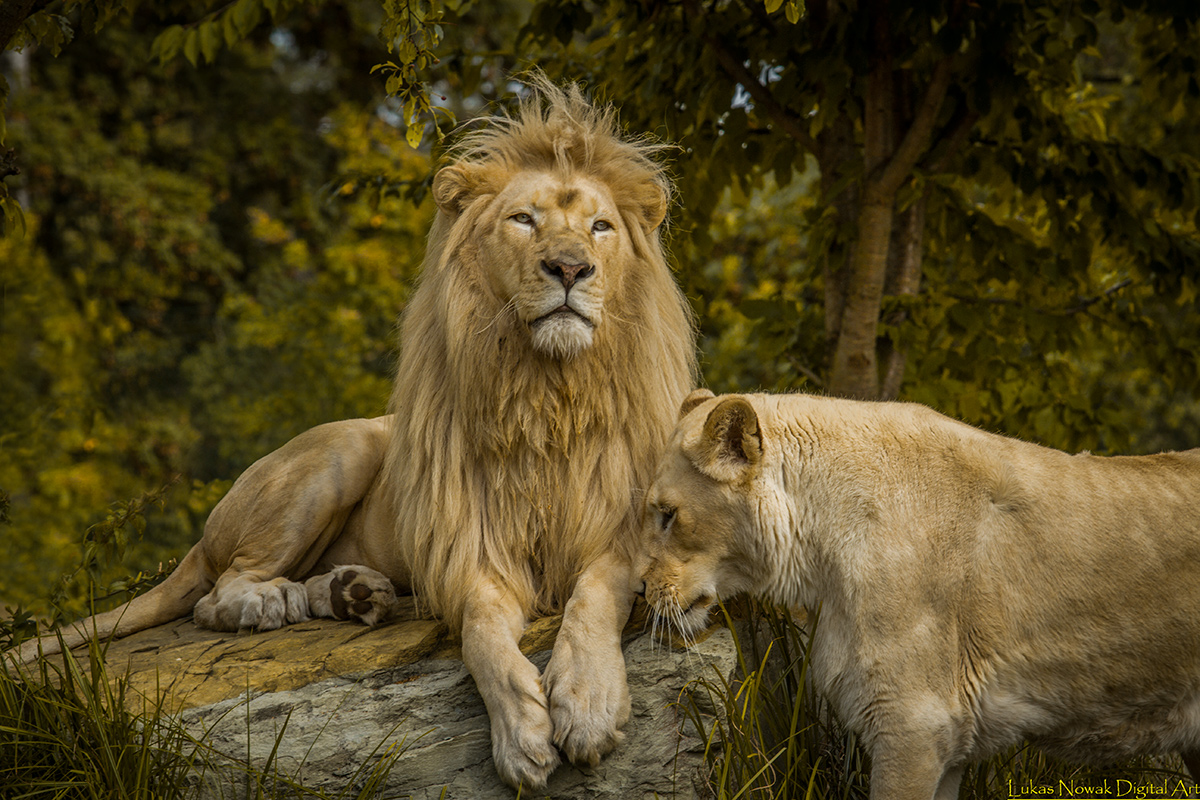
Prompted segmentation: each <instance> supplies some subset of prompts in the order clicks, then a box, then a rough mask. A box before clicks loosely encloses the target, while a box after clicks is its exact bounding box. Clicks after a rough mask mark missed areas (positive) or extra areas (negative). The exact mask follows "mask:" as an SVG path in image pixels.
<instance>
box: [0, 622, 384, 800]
mask: <svg viewBox="0 0 1200 800" xmlns="http://www.w3.org/2000/svg"><path fill="white" fill-rule="evenodd" d="M104 654H105V645H104V644H102V643H97V642H95V641H92V642H91V643H90V644H89V645H88V650H87V658H86V661H84V662H81V657H77V656H76V655H74V654H73V653H72V652H71V651H69V650H64V651H63V653H61V654H60V655H55V656H52V657H43V658H39V659H38V660H37V661H36V662H34V663H33V664H31V665H22V664H20V663H18V662H17V661H16V659H15V657H14V655H13V654H11V653H10V654H0V660H3V664H2V666H0V798H5V800H40V799H41V798H47V799H48V800H176V798H178V799H179V800H192V799H193V798H199V797H205V798H209V797H216V798H224V797H238V798H247V800H250V798H253V800H283V799H284V798H297V799H298V798H313V799H314V800H375V799H378V800H382V799H383V798H390V797H397V796H398V795H396V794H394V793H393V794H388V793H387V782H388V777H389V776H390V774H391V772H392V769H393V767H394V766H395V763H396V759H398V758H399V757H400V756H401V755H402V754H403V752H404V749H405V740H403V739H402V740H400V741H398V742H395V743H393V744H391V745H389V746H387V747H385V746H384V742H386V740H387V739H388V738H390V734H389V736H388V737H385V738H384V742H380V744H379V745H377V746H376V747H375V749H374V750H372V751H371V752H370V753H369V754H368V755H367V757H366V758H364V759H363V761H362V762H361V764H360V765H359V767H358V768H357V770H356V772H355V773H354V774H353V775H352V776H351V777H350V778H349V779H348V780H347V781H346V783H345V785H344V786H343V788H342V789H341V790H340V791H338V792H336V793H335V794H332V795H331V794H329V793H327V792H326V791H325V790H323V789H314V788H309V787H306V786H304V785H303V783H302V782H301V781H300V780H299V779H298V778H297V777H296V776H289V775H286V774H283V773H281V772H280V771H279V770H278V768H277V765H276V764H275V762H274V759H273V758H270V759H268V760H267V762H266V763H265V764H258V765H255V764H253V763H251V762H250V760H249V759H246V760H242V759H240V758H235V757H231V756H230V755H228V754H224V753H221V752H219V751H217V750H215V749H214V748H213V747H211V746H210V745H209V744H208V743H207V742H206V741H205V738H204V735H203V733H202V732H201V734H200V735H199V736H195V735H193V734H192V732H191V731H189V730H188V729H187V728H186V727H185V726H184V724H183V722H182V721H181V720H180V719H179V718H178V717H177V716H175V715H173V714H171V713H168V712H167V710H166V709H165V708H164V702H165V700H164V698H165V693H163V692H158V693H157V697H156V698H153V699H152V698H147V697H145V696H143V695H141V694H140V693H138V692H136V691H133V690H131V689H130V687H129V681H128V675H125V676H122V677H117V678H113V677H111V676H110V674H109V672H108V670H107V669H106V667H105V663H104ZM286 731H287V725H286V722H285V724H284V725H283V726H281V730H280V731H279V732H278V734H277V735H276V738H275V749H276V750H277V749H278V747H279V744H280V742H281V741H282V740H283V736H284V735H285V733H286ZM248 735H249V734H248ZM247 747H249V742H247ZM273 753H274V750H273V751H272V754H273Z"/></svg>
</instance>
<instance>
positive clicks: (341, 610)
mask: <svg viewBox="0 0 1200 800" xmlns="http://www.w3.org/2000/svg"><path fill="white" fill-rule="evenodd" d="M304 585H305V588H306V590H307V592H308V605H309V608H310V609H311V610H312V613H313V614H315V615H316V616H319V617H334V618H336V619H357V620H360V621H361V622H364V623H366V624H367V625H370V626H371V627H372V628H373V627H375V626H376V625H381V624H382V623H384V622H387V621H388V620H389V619H391V618H392V617H393V616H395V614H396V610H397V608H398V603H397V601H396V589H395V587H393V586H392V582H391V581H390V580H388V579H387V578H386V577H384V576H383V575H382V574H381V573H379V572H376V571H375V570H373V569H370V568H369V567H361V566H343V567H337V568H335V569H334V570H333V571H332V572H327V573H325V574H324V575H317V576H315V577H312V578H309V579H308V580H307V581H305V582H304Z"/></svg>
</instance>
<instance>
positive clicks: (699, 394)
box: [679, 389, 716, 419]
mask: <svg viewBox="0 0 1200 800" xmlns="http://www.w3.org/2000/svg"><path fill="white" fill-rule="evenodd" d="M713 397H716V395H715V394H713V393H712V392H711V391H709V390H708V389H692V391H691V393H690V394H689V395H688V396H687V397H685V398H683V404H682V405H680V406H679V418H680V419H683V418H684V417H686V416H687V415H688V414H689V413H691V410H692V409H693V408H695V407H696V406H698V405H700V404H701V403H703V402H704V401H705V400H708V399H710V398H713Z"/></svg>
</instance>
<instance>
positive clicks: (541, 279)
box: [433, 80, 669, 359]
mask: <svg viewBox="0 0 1200 800" xmlns="http://www.w3.org/2000/svg"><path fill="white" fill-rule="evenodd" d="M536 86H537V88H538V90H539V91H538V92H536V93H535V94H534V95H532V96H531V98H530V99H529V100H528V101H527V103H526V106H527V107H525V108H523V109H522V113H521V114H520V115H519V116H518V117H516V118H507V117H505V118H500V119H498V120H493V123H492V125H491V126H490V127H489V128H486V129H483V130H480V131H477V132H475V133H474V134H471V135H470V136H469V137H468V138H467V140H466V141H465V143H464V144H463V145H462V146H461V147H460V153H461V155H460V157H459V159H458V161H457V162H456V163H454V164H451V165H450V166H447V167H445V168H444V169H442V170H441V171H440V172H439V173H438V174H437V176H436V178H435V179H434V183H433V196H434V199H435V200H436V202H437V204H438V208H439V210H440V211H441V212H442V214H443V215H444V217H446V218H449V219H452V220H454V224H455V225H456V226H457V227H462V228H467V229H469V231H470V235H466V234H464V235H463V236H461V237H460V238H459V241H458V242H457V246H458V247H459V251H458V252H457V253H455V254H454V260H457V261H458V262H460V263H462V262H469V261H474V263H476V264H479V265H482V267H483V269H482V270H481V272H482V275H481V276H480V282H481V283H482V284H483V285H482V286H481V287H479V288H481V289H482V290H484V292H486V294H487V295H488V296H489V297H490V298H492V299H493V300H494V301H495V303H496V304H497V307H499V308H504V309H506V310H511V312H512V313H513V314H515V316H516V318H517V320H518V322H519V324H520V325H521V326H522V327H523V329H524V330H525V331H527V333H528V335H529V337H530V344H531V345H532V346H533V348H534V349H535V350H537V351H539V352H541V353H543V354H545V355H548V356H551V357H555V358H560V359H567V358H571V357H573V356H576V355H578V354H579V353H581V352H583V351H585V350H587V349H588V348H589V347H591V346H592V344H593V341H594V339H595V338H596V337H597V336H598V335H599V331H600V330H601V329H602V328H603V326H604V324H605V320H606V316H607V315H606V313H605V312H606V309H607V308H610V307H613V306H614V305H615V304H616V303H617V302H618V301H621V302H622V304H623V301H624V299H625V297H623V295H627V294H628V293H629V292H634V291H637V290H638V289H639V287H638V285H637V281H638V278H637V277H636V276H630V275H628V274H627V273H628V272H630V266H631V265H637V264H639V263H645V262H646V261H647V260H648V258H647V257H648V251H649V250H650V249H651V248H657V247H658V246H659V245H658V241H657V239H658V228H659V226H660V225H661V224H662V222H663V219H664V217H665V216H666V211H667V203H668V189H669V184H668V183H667V181H666V179H665V177H664V175H663V172H662V168H661V167H660V166H659V165H658V164H656V163H655V162H654V161H652V160H651V159H650V158H649V153H651V152H653V148H652V147H649V146H646V145H644V144H640V143H637V142H633V141H630V140H627V139H624V138H622V137H620V136H618V135H617V133H616V125H615V119H614V118H613V117H612V112H611V111H609V110H606V109H597V108H596V107H594V106H592V105H591V104H590V103H588V102H587V100H586V99H585V98H584V97H583V95H582V94H581V93H580V92H579V90H578V88H577V87H567V88H565V89H563V88H559V87H557V86H554V85H553V84H551V83H549V82H548V81H545V80H539V81H536ZM449 246H450V247H454V246H456V242H455V241H454V239H453V237H452V238H451V241H450V242H449ZM649 260H650V261H651V262H653V261H654V260H655V259H653V258H650V259H649Z"/></svg>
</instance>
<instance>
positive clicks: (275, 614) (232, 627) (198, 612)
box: [194, 571, 308, 631]
mask: <svg viewBox="0 0 1200 800" xmlns="http://www.w3.org/2000/svg"><path fill="white" fill-rule="evenodd" d="M194 613H195V620H196V624H197V625H199V626H200V627H202V628H208V629H209V630H213V631H251V630H254V631H272V630H275V629H276V628H281V627H283V626H284V625H289V624H292V623H295V622H303V621H305V620H306V619H308V596H307V593H306V592H305V589H304V585H303V584H300V583H296V582H295V581H289V580H288V579H287V578H272V579H271V580H262V579H261V578H259V577H258V576H256V575H254V574H253V573H244V572H242V573H238V572H233V571H229V572H226V573H225V574H224V575H222V576H221V577H220V579H218V580H217V585H216V586H215V587H214V588H213V590H212V591H211V592H209V593H208V594H206V595H204V597H201V598H200V600H199V601H197V603H196V609H195V612H194Z"/></svg>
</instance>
